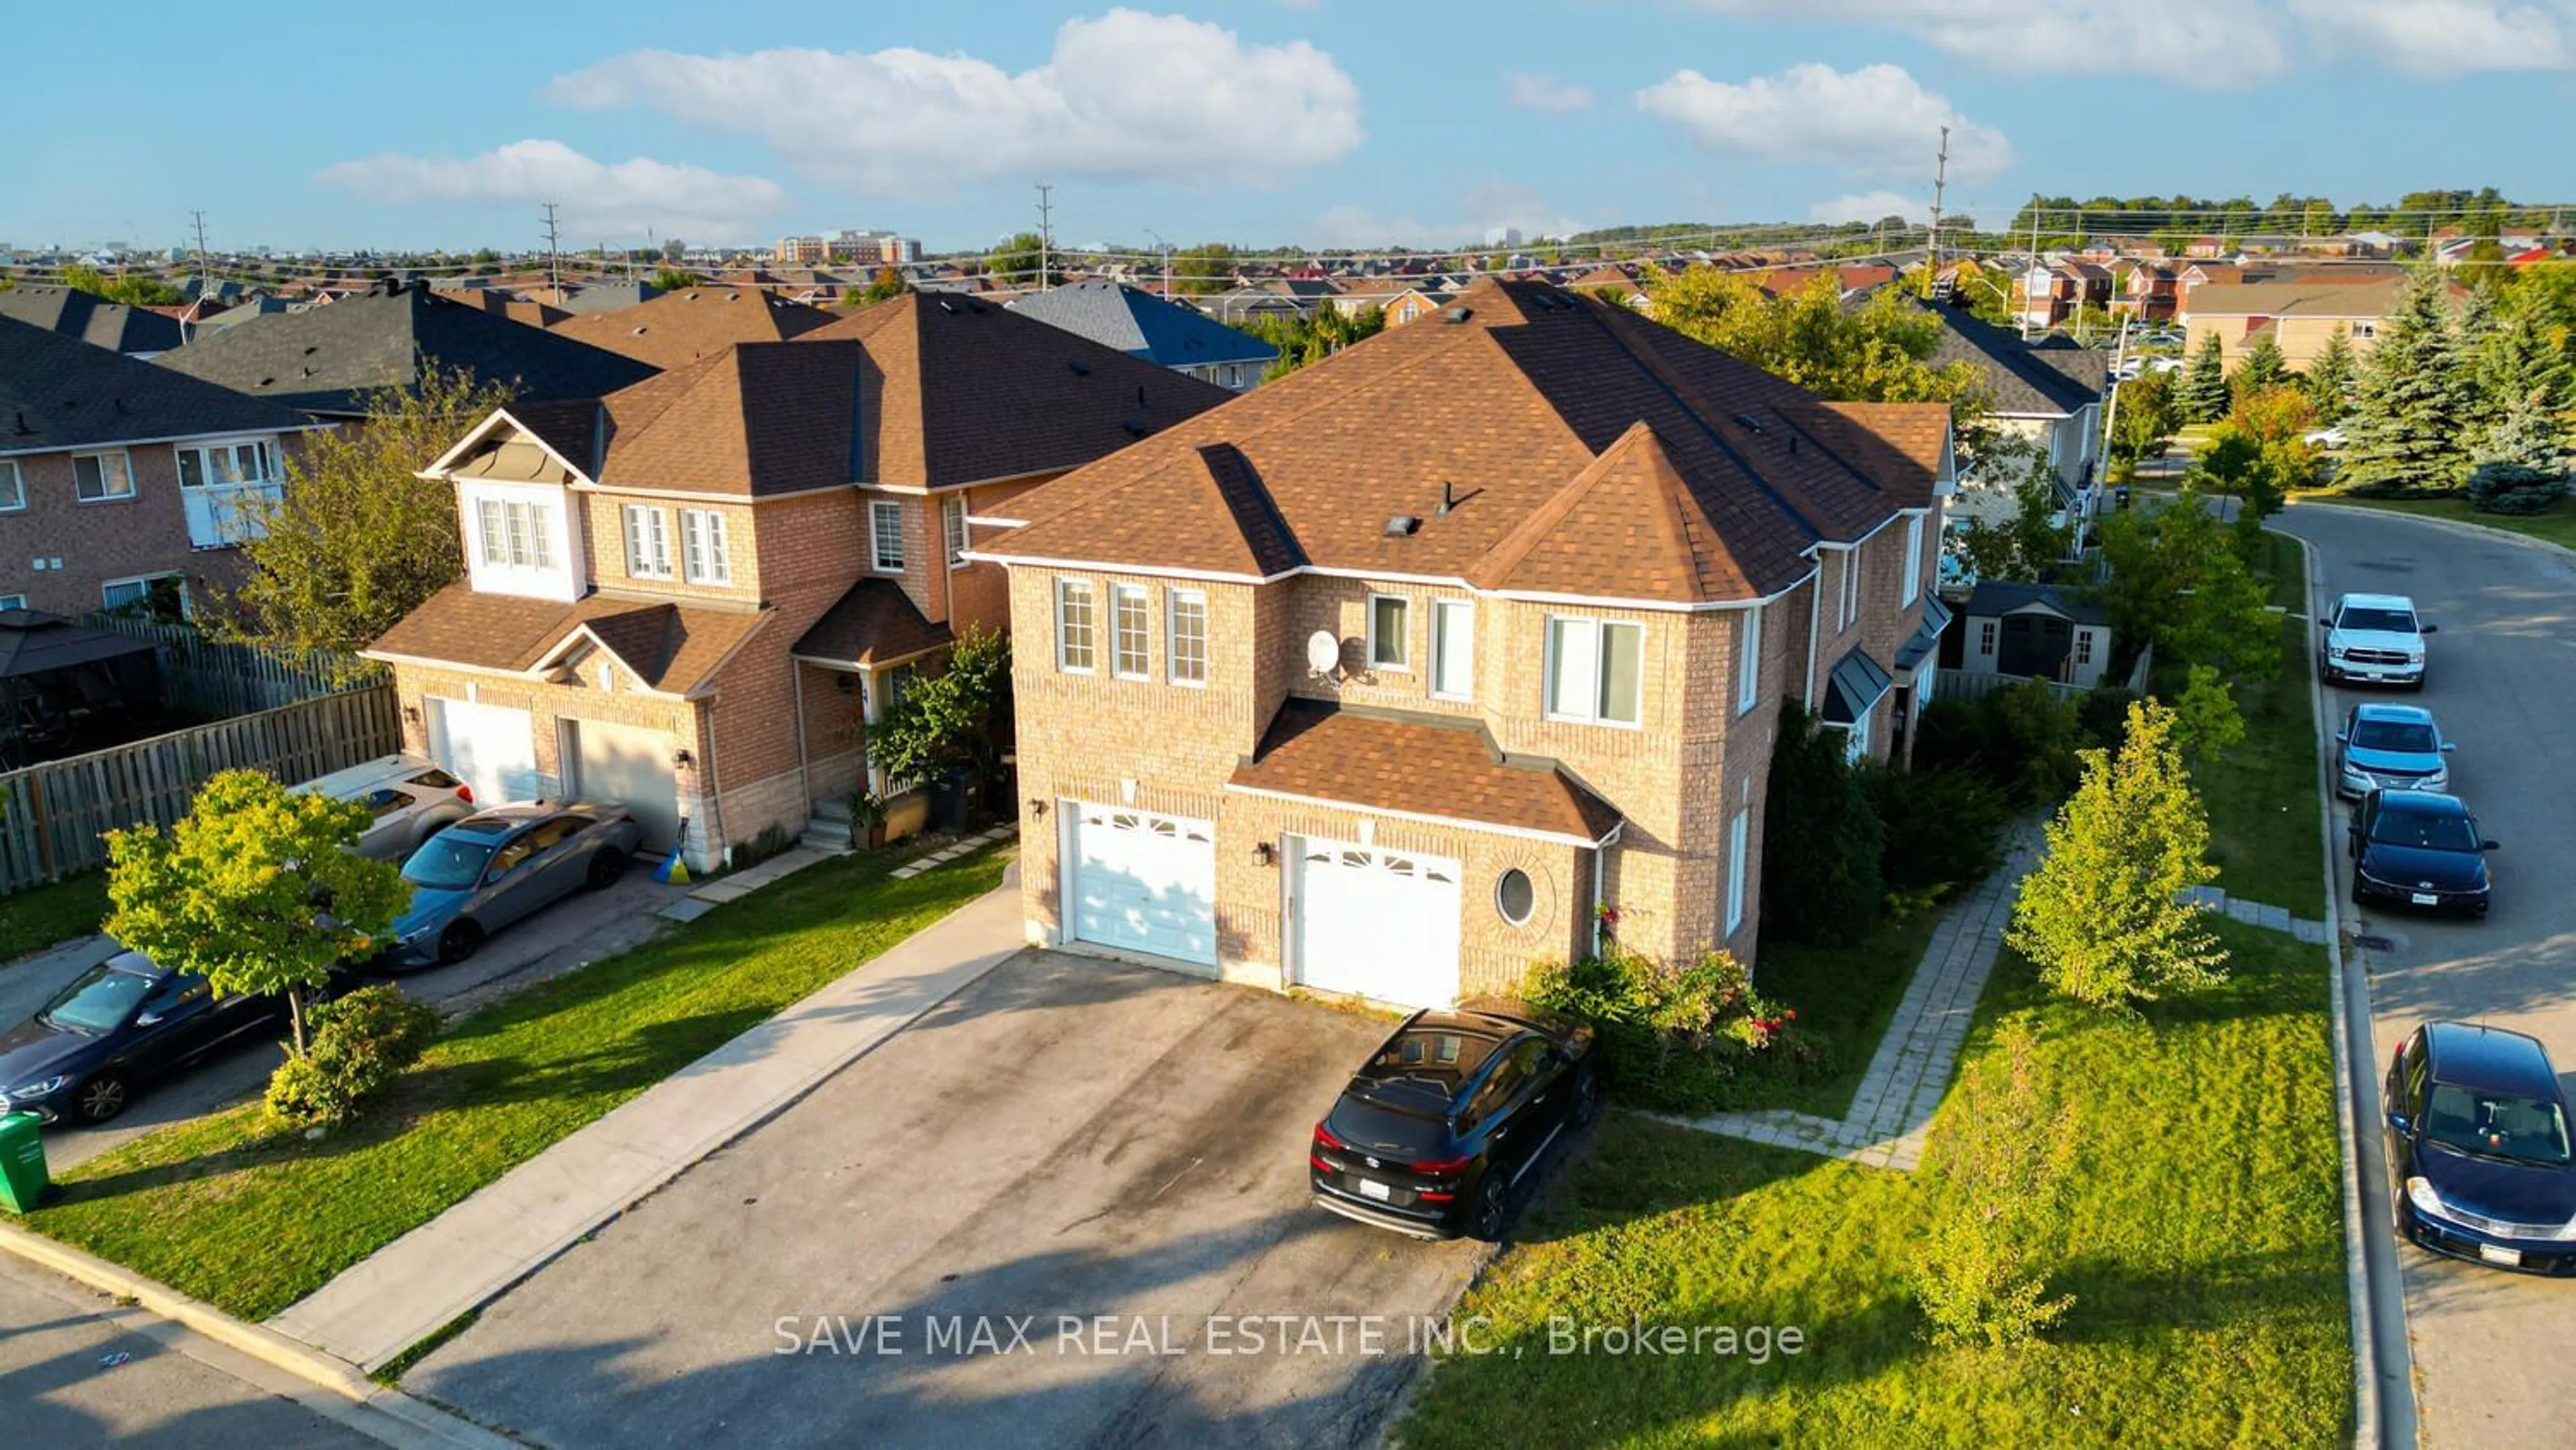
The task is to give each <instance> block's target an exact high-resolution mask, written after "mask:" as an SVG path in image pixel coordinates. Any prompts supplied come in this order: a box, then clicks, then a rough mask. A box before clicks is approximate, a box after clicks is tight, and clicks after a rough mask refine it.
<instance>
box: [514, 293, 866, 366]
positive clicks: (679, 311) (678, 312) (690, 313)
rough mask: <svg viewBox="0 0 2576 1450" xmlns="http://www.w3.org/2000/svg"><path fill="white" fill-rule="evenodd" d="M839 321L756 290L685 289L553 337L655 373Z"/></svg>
mask: <svg viewBox="0 0 2576 1450" xmlns="http://www.w3.org/2000/svg"><path fill="white" fill-rule="evenodd" d="M836 320H838V319H837V318H835V316H834V315H833V314H832V313H829V312H826V311H824V310H823V309H822V308H820V307H810V306H808V305H806V304H805V303H802V302H790V301H788V300H787V299H786V298H784V297H781V296H779V295H777V294H776V293H774V292H765V291H762V290H761V289H759V288H757V287H687V288H683V289H681V290H679V291H677V292H669V293H664V294H663V295H661V296H658V297H655V298H654V299H653V300H651V301H649V302H639V303H636V304H635V305H633V306H630V307H624V308H620V309H618V310H617V311H615V312H586V313H583V314H582V315H580V316H578V317H574V318H570V319H568V320H566V321H563V322H559V323H556V324H555V326H554V329H553V331H554V334H555V336H557V337H568V338H571V339H573V340H574V341H576V342H586V343H589V344H590V345H591V346H592V347H598V348H605V349H607V350H608V351H610V352H613V353H616V354H618V355H620V356H622V357H630V358H633V359H635V360H636V361H637V362H640V363H645V364H649V365H650V366H653V367H657V368H665V369H668V368H676V367H684V366H686V365H688V364H690V363H693V362H696V361H697V360H698V359H699V358H702V357H705V356H707V355H708V354H710V353H716V352H722V351H724V350H725V349H726V348H728V347H731V346H733V345H734V344H735V343H738V342H789V341H793V340H794V339H796V338H800V337H803V336H804V335H805V334H807V333H809V332H813V331H815V330H816V329H818V328H824V327H829V326H831V325H832V323H833V322H835V321H836Z"/></svg>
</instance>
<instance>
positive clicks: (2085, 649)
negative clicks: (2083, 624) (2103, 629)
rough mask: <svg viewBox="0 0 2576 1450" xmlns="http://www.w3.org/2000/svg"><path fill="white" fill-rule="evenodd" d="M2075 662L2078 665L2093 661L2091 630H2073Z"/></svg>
mask: <svg viewBox="0 0 2576 1450" xmlns="http://www.w3.org/2000/svg"><path fill="white" fill-rule="evenodd" d="M2075 662H2076V663H2077V664H2079V665H2089V664H2091V663H2093V631H2091V630H2089V629H2079V630H2077V631H2075Z"/></svg>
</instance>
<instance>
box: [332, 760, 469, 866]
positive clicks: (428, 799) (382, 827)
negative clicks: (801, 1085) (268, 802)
mask: <svg viewBox="0 0 2576 1450" xmlns="http://www.w3.org/2000/svg"><path fill="white" fill-rule="evenodd" d="M296 789H297V790H300V791H305V792H308V793H310V794H313V795H327V796H329V797H331V798H332V799H333V800H342V801H355V802H357V803H358V804H359V805H362V806H365V807H366V808H367V810H368V812H369V813H370V814H371V815H373V816H374V817H375V819H374V820H372V821H370V822H369V823H368V824H367V830H366V834H364V835H362V836H360V837H359V838H358V854H359V855H361V856H372V857H374V858H375V859H377V860H379V861H400V860H402V859H404V858H405V857H408V856H409V855H411V853H412V852H414V851H417V850H419V849H420V844H421V842H423V841H426V840H428V839H429V838H430V837H432V836H434V835H437V834H438V833H439V831H440V830H441V829H442V828H444V827H447V826H450V825H453V824H455V823H456V822H458V821H461V820H463V819H465V818H466V817H467V816H470V815H472V814H474V788H473V787H472V786H469V785H467V784H466V783H465V782H463V781H461V780H458V779H457V778H456V777H455V776H452V775H449V774H448V773H447V772H446V771H443V770H441V769H439V768H438V767H437V766H435V765H432V764H430V763H429V762H428V761H426V760H423V759H421V758H420V757H419V756H417V755H380V756H377V757H376V758H375V759H373V760H370V761H368V762H366V763H365V764H363V765H353V766H350V767H349V768H348V769H346V770H335V771H333V772H331V773H330V774H329V775H326V776H323V777H322V778H321V779H319V780H308V781H306V782H305V783H304V784H302V785H299V786H297V787H296Z"/></svg>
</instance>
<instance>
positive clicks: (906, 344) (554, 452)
mask: <svg viewBox="0 0 2576 1450" xmlns="http://www.w3.org/2000/svg"><path fill="white" fill-rule="evenodd" d="M1228 396H1230V395H1229V394H1227V393H1225V392H1224V391H1223V390H1221V389H1218V388H1214V387H1211V386H1209V385H1207V384H1204V383H1201V382H1198V381H1196V380H1194V379H1191V378H1187V377H1183V376H1181V375H1180V374H1178V373H1174V372H1172V371H1170V370H1168V369H1165V368H1158V367H1155V366H1154V365H1152V364H1150V363H1146V362H1142V361H1138V360H1135V359H1131V358H1128V357H1125V356H1123V355H1121V354H1119V353H1116V352H1112V351H1110V350H1109V349H1107V348H1102V347H1099V346H1097V345H1096V344H1093V343H1090V342H1087V341H1085V340H1083V339H1082V338H1079V337H1076V336H1073V335H1072V334H1070V333H1066V332H1063V331H1060V330H1058V329H1056V328H1052V327H1049V326H1047V325H1046V324H1044V323H1042V322H1035V321H1031V320H1030V319H1027V318H1023V317H1015V316H1012V315H1011V314H1010V313H1008V312H1005V311H1004V310H1002V309H1001V308H999V307H995V306H992V305H990V304H988V303H983V302H978V301H973V300H970V299H966V298H926V297H906V298H901V299H897V300H895V301H890V302H885V303H881V304H879V305H878V306H875V307H872V308H869V309H867V310H866V311H864V312H861V313H858V314H857V315H855V316H852V317H849V318H846V319H843V320H842V321H840V322H836V323H834V324H832V325H831V326H829V327H825V328H822V329H819V330H817V331H814V332H811V333H808V334H806V335H805V336H804V337H803V338H801V339H799V340H796V341H792V342H755V343H737V344H734V345H731V346H728V347H725V348H723V349H721V350H719V351H716V352H712V353H709V354H708V355H707V356H705V357H703V358H700V359H699V360H698V361H696V362H693V363H690V364H687V365H685V366H682V367H676V368H673V369H672V370H670V371H669V372H666V373H663V374H661V375H660V376H658V377H654V378H651V379H649V380H647V381H645V382H643V383H639V384H637V385H635V386H633V387H630V388H625V389H622V390H620V391H617V392H614V393H611V394H609V395H608V396H607V397H606V398H604V399H602V400H600V401H598V402H570V403H553V404H533V405H525V406H519V405H514V406H512V407H509V408H505V409H502V410H499V411H497V412H495V413H494V414H493V415H492V416H491V417H489V418H487V419H485V420H484V421H483V422H482V423H481V424H480V425H478V426H477V427H476V428H475V429H474V430H473V431H472V432H471V433H469V434H468V435H467V436H466V437H464V438H463V439H461V440H459V441H458V442H457V444H456V445H455V446H454V447H453V448H451V449H450V450H448V452H447V454H446V455H445V456H443V457H441V458H439V459H437V460H435V461H434V462H432V463H431V464H430V465H429V466H428V467H427V468H425V469H424V470H423V471H422V477H423V478H425V479H429V480H433V481H436V482H439V483H442V484H445V485H447V486H449V487H453V488H454V489H455V490H456V492H457V501H458V505H459V517H460V521H461V527H462V530H463V533H464V545H465V555H466V560H467V574H466V577H465V578H464V579H462V580H460V581H458V582H457V583H455V584H453V585H450V586H449V587H448V588H447V589H446V590H444V591H443V592H441V593H440V594H438V595H436V596H435V597H433V598H432V599H430V600H429V601H428V602H427V603H426V604H424V605H422V606H421V607H420V608H419V609H418V610H416V611H414V612H413V613H412V614H411V615H410V616H409V617H407V618H405V619H404V620H403V621H402V622H401V623H400V624H398V625H396V626H395V627H394V628H393V629H392V630H390V631H388V632H387V633H386V634H385V635H384V637H383V638H382V639H380V640H378V641H377V642H376V644H375V647H374V648H373V649H371V650H370V651H368V653H369V655H370V656H371V657H372V658H376V659H381V660H384V661H386V662H387V663H389V664H390V665H391V666H392V667H393V671H394V681H395V688H396V691H397V693H398V695H399V697H400V700H401V705H402V716H403V729H404V736H405V743H406V745H407V746H408V747H409V748H411V749H414V750H418V751H422V752H424V753H426V754H428V755H429V756H430V757H431V758H433V759H435V760H437V761H439V762H440V763H441V764H442V765H445V766H446V767H447V768H448V769H450V770H452V771H454V772H456V773H457V774H458V775H459V776H461V777H463V778H464V779H466V780H467V781H468V782H470V783H471V784H473V785H474V787H475V793H476V795H477V796H478V798H486V799H518V798H524V797H528V796H537V795H557V794H563V795H584V796H590V797H595V798H604V799H614V800H619V801H623V802H625V803H626V804H627V805H628V806H629V807H630V808H631V809H633V810H634V811H635V813H636V815H637V817H638V818H639V819H640V820H642V821H644V822H645V825H646V835H647V840H648V843H649V844H650V845H651V846H653V847H655V848H657V849H666V848H667V847H668V846H669V845H670V844H671V842H672V841H673V840H674V839H676V838H677V837H678V835H679V832H680V828H681V822H683V821H685V822H686V823H687V824H686V839H687V845H688V856H689V859H690V860H691V862H692V863H693V864H695V865H697V866H699V867H700V868H701V869H704V868H708V867H712V866H713V865H714V864H716V863H717V862H718V861H720V860H721V859H722V858H723V857H724V856H725V854H726V853H727V852H728V851H729V850H730V848H732V847H734V846H737V845H740V844H742V843H743V842H746V841H749V840H752V839H754V838H756V837H758V836H759V835H760V834H761V833H762V832H763V831H766V830H769V829H772V828H777V829H781V830H785V831H788V832H790V833H793V832H795V831H797V830H799V829H801V828H802V827H803V825H804V824H805V822H806V820H807V818H808V816H809V814H810V813H811V807H812V805H813V804H814V803H815V802H818V801H833V800H837V799H839V798H841V797H843V796H845V795H846V794H847V793H848V792H849V791H850V790H851V789H853V788H854V787H855V786H856V785H857V784H858V783H859V781H860V780H861V778H862V774H863V772H864V771H865V769H866V766H865V725H866V722H867V721H868V720H870V719H873V718H875V717H876V715H877V714H878V713H879V711H881V710H882V708H883V706H884V703H885V700H886V697H887V694H888V692H889V691H890V690H893V689H897V688H899V687H900V679H901V677H902V675H903V674H904V673H905V672H906V671H909V670H912V669H917V668H920V667H922V666H923V665H925V664H928V663H931V662H933V661H934V660H935V659H936V657H937V656H938V655H939V654H940V653H941V652H943V651H944V650H945V649H946V648H947V647H948V646H949V645H950V644H951V643H952V642H953V641H954V639H955V637H956V632H957V631H958V630H960V629H962V628H964V627H965V626H966V625H967V624H969V623H973V622H979V621H980V622H986V623H989V624H992V625H995V626H999V625H1000V624H1001V622H1002V621H1003V620H1004V618H1005V614H1006V609H1007V604H1006V594H1005V581H1004V576H1003V573H1002V571H1001V570H1000V569H999V568H997V567H995V566H992V565H979V564H975V563H973V562H971V561H969V560H968V559H967V558H966V557H965V551H966V549H967V547H968V544H969V543H970V535H971V526H970V525H969V524H968V522H967V521H968V519H969V517H970V516H971V515H972V514H973V513H975V512H976V511H979V510H983V509H988V508H993V507H1001V506H1006V505H1007V502H1008V500H1009V499H1010V498H1011V497H1012V496H1013V495H1015V494H1017V493H1020V492H1022V491H1024V490H1026V489H1028V488H1030V487H1033V486H1035V485H1036V484H1038V483H1040V482H1043V481H1045V480H1047V479H1049V478H1052V477H1054V476H1056V475H1057V474H1060V473H1063V472H1064V471H1066V470H1067V469H1070V468H1074V467H1077V466H1080V465H1082V464H1084V463H1088V462H1091V461H1092V460H1094V459H1098V458H1101V457H1103V456H1105V455H1107V454H1109V453H1112V452H1115V451H1116V450H1117V449H1119V448H1121V447H1124V446H1125V445H1127V444H1129V443H1131V442H1133V441H1135V439H1136V438H1138V437H1140V436H1143V435H1145V434H1148V433H1152V432H1154V431H1157V430H1159V429H1164V428H1169V427H1171V426H1173V425H1175V424H1178V423H1180V422H1182V421H1183V420H1185V419H1188V418H1190V417H1193V416H1195V415H1196V414H1198V413H1200V412H1203V411H1205V410H1206V409H1208V408H1211V407H1214V406H1215V405H1216V404H1218V403H1220V402H1223V401H1224V400H1225V399H1226V398H1227V397H1228ZM874 783H875V784H876V785H878V786H879V787H882V786H883V785H884V784H885V782H884V781H883V780H882V779H881V778H878V779H877V780H876V781H875V782H874Z"/></svg>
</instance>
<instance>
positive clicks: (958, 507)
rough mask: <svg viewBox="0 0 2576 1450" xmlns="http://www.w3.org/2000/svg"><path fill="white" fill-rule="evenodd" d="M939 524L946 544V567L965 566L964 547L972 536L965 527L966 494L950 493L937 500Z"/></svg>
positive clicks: (959, 567) (971, 539)
mask: <svg viewBox="0 0 2576 1450" xmlns="http://www.w3.org/2000/svg"><path fill="white" fill-rule="evenodd" d="M939 525H940V529H941V531H942V532H943V533H944V534H945V536H946V542H947V545H948V567H949V568H951V569H963V568H965V567H966V549H967V547H968V546H969V545H970V544H972V543H973V542H974V536H973V534H972V533H971V532H969V531H968V529H967V527H966V495H964V494H962V493H952V494H950V495H949V496H948V497H946V498H944V499H941V500H940V501H939Z"/></svg>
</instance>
